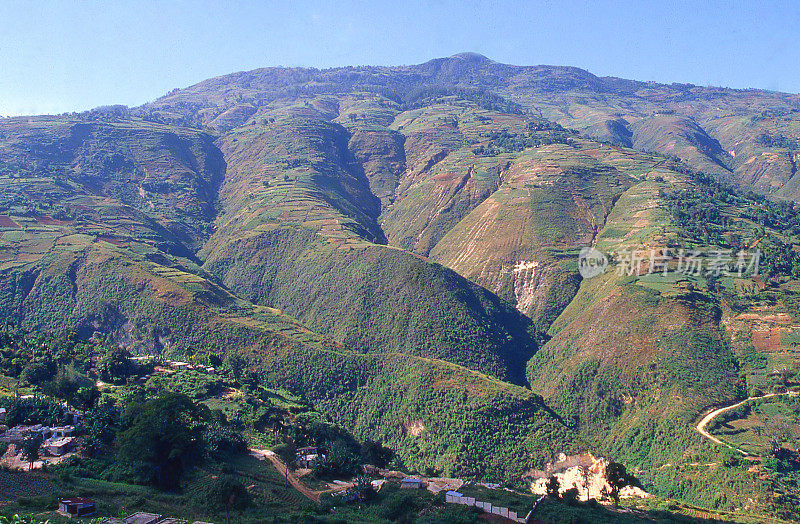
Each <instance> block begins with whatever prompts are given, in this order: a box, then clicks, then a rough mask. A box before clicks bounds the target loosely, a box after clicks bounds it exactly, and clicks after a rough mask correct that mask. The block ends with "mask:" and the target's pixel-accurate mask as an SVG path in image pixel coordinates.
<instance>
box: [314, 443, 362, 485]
mask: <svg viewBox="0 0 800 524" xmlns="http://www.w3.org/2000/svg"><path fill="white" fill-rule="evenodd" d="M358 466H359V464H358V455H356V454H355V453H353V450H352V448H351V447H350V446H348V445H347V442H345V441H344V440H342V439H338V440H334V441H333V442H331V443H330V445H328V446H327V449H326V450H325V456H324V457H322V456H320V457H318V458H317V459H316V460H314V476H315V477H319V478H332V477H347V476H350V475H353V474H354V473H356V472H357V471H358Z"/></svg>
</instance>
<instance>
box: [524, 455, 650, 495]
mask: <svg viewBox="0 0 800 524" xmlns="http://www.w3.org/2000/svg"><path fill="white" fill-rule="evenodd" d="M609 463H610V461H609V460H608V459H607V458H604V457H600V458H597V457H595V456H594V455H592V454H591V453H583V454H581V455H572V456H569V457H568V456H566V455H564V454H563V453H561V454H560V455H559V456H558V460H557V461H556V462H555V463H549V464H547V467H546V468H545V470H544V471H542V470H531V471H529V472H528V473H527V474H526V475H525V476H524V477H523V478H527V479H528V480H530V481H531V491H532V492H533V493H536V494H537V495H544V494H545V493H547V488H546V484H547V480H548V479H549V478H550V476H555V477H556V478H557V479H558V482H559V485H560V488H559V492H560V493H564V492H565V491H567V490H568V489H571V488H577V490H578V499H579V500H584V501H585V500H589V499H596V500H598V501H600V502H603V503H608V502H611V499H610V495H609V494H610V493H611V486H610V485H609V483H608V481H607V480H606V468H607V467H608V464H609ZM619 496H620V498H631V497H642V498H646V497H650V496H651V495H650V493H648V492H646V491H645V490H643V489H642V488H640V487H637V486H625V487H624V488H622V489H621V490H620V494H619Z"/></svg>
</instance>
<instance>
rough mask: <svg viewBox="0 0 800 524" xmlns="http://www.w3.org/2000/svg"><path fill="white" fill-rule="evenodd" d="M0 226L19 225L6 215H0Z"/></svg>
mask: <svg viewBox="0 0 800 524" xmlns="http://www.w3.org/2000/svg"><path fill="white" fill-rule="evenodd" d="M0 227H19V224H17V223H16V222H14V221H13V220H11V219H10V218H9V217H8V216H6V215H0Z"/></svg>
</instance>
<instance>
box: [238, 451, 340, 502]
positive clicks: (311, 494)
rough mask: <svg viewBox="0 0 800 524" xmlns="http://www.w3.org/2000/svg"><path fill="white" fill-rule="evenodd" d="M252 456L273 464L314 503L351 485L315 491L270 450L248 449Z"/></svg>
mask: <svg viewBox="0 0 800 524" xmlns="http://www.w3.org/2000/svg"><path fill="white" fill-rule="evenodd" d="M248 451H249V452H250V455H252V456H254V457H255V458H257V459H258V460H268V461H270V462H272V465H273V466H275V469H277V470H278V473H280V474H281V475H283V477H284V478H285V479H286V480H288V481H289V484H291V485H292V487H293V488H294V489H296V490H297V491H299V492H300V493H302V494H303V495H304V496H305V497H306V498H307V499H309V500H313V501H314V502H319V498H320V496H321V495H322V494H323V493H333V492H335V491H339V490H341V489H345V488H347V487H349V486H350V484H349V483H343V484H342V486H341V487H338V488H334V489H323V490H322V491H314V490H313V489H311V488H309V487H308V486H306V485H305V484H303V482H302V481H301V480H300V479H299V478H297V476H296V475H295V474H294V473H292V470H290V469H289V468H288V467H286V464H284V463H283V461H282V460H281V458H280V457H279V456H278V455H276V454H275V452H273V451H270V450H268V449H255V448H250V449H248Z"/></svg>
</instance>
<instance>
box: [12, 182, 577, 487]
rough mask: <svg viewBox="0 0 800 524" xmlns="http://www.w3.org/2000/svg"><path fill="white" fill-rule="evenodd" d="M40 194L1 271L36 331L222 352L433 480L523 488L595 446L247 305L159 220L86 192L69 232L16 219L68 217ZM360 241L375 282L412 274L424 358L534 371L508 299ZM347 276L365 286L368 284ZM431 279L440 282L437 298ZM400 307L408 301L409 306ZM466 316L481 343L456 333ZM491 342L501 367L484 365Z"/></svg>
mask: <svg viewBox="0 0 800 524" xmlns="http://www.w3.org/2000/svg"><path fill="white" fill-rule="evenodd" d="M55 178H56V181H55V182H59V180H60V178H59V177H55ZM27 183H28V184H31V186H30V187H33V188H34V189H35V190H33V191H30V192H29V193H26V194H25V195H21V196H20V198H22V196H26V197H27V200H26V201H25V202H24V204H25V205H24V206H21V207H17V208H11V209H9V210H8V211H6V213H7V214H5V215H3V216H4V217H7V221H4V223H5V224H6V225H7V226H8V227H5V228H4V230H3V231H2V239H3V242H4V243H5V246H6V249H5V250H4V251H3V253H4V255H3V256H4V258H3V260H2V268H1V269H0V316H2V317H10V318H13V319H15V320H16V321H17V322H18V323H19V324H20V325H22V326H23V327H25V328H27V329H40V330H47V331H61V330H76V331H78V332H80V333H81V334H83V335H86V336H88V335H91V333H92V332H93V331H95V330H97V331H102V332H109V333H113V334H116V335H117V336H118V337H119V338H120V340H121V341H122V342H123V343H125V344H127V345H129V346H131V347H132V348H133V349H134V350H135V351H138V352H146V353H150V352H161V353H164V354H166V355H173V356H178V355H180V356H185V357H187V358H190V357H191V356H192V355H193V354H195V353H204V352H207V351H210V352H225V353H240V354H242V355H244V356H246V357H247V361H248V362H250V365H251V366H252V369H253V370H256V371H261V372H263V373H264V374H265V375H267V376H268V378H269V380H270V381H272V382H273V383H275V384H278V385H281V386H285V387H287V388H289V389H291V390H292V391H294V392H296V393H298V394H302V395H305V396H307V397H308V398H309V400H311V401H313V402H315V403H317V404H318V405H320V407H321V408H323V409H324V410H325V411H326V412H327V413H328V414H329V415H331V416H332V417H333V418H334V419H336V420H337V421H339V422H341V423H342V424H344V425H346V426H348V427H351V428H354V430H356V431H357V433H358V434H359V435H360V436H362V437H370V438H373V439H381V440H384V441H385V442H389V443H391V445H392V446H394V447H395V448H396V450H397V454H398V456H399V457H400V458H401V459H402V460H403V461H404V462H406V463H407V464H408V466H409V467H411V468H417V469H420V470H424V469H425V468H433V469H435V470H440V471H442V472H445V473H448V474H455V473H458V474H461V475H465V476H469V475H474V476H485V477H489V478H504V479H511V478H512V476H513V475H514V474H518V473H521V472H522V471H524V470H525V469H526V468H528V467H531V466H533V465H537V464H538V465H541V464H542V463H543V462H544V461H546V460H549V459H550V457H551V456H552V454H553V453H555V452H557V451H559V450H561V449H564V448H566V449H580V448H581V447H582V446H581V445H580V444H576V442H577V441H576V440H573V436H572V435H571V433H570V432H569V430H567V429H566V428H564V426H563V425H561V424H560V423H559V422H558V421H557V419H556V418H555V417H554V416H553V415H552V413H551V412H549V411H548V410H547V409H546V408H545V407H544V405H543V403H542V401H541V399H540V398H539V397H537V396H535V395H533V394H531V393H530V392H529V391H528V390H525V389H522V388H519V387H516V386H512V385H510V384H508V383H506V382H502V381H500V380H497V379H495V378H490V377H488V376H486V375H484V374H482V373H479V372H477V371H473V370H470V369H467V368H464V367H461V366H458V365H456V364H452V363H449V362H445V361H442V360H431V359H427V358H422V357H420V356H416V355H408V354H398V353H395V352H393V351H394V350H396V349H397V348H393V347H389V346H388V345H387V347H385V348H384V351H385V353H381V354H376V353H374V352H372V353H370V354H368V355H365V354H363V353H361V352H358V351H353V350H351V349H348V348H347V347H346V346H344V345H342V344H340V343H338V342H334V341H333V340H331V339H329V338H326V337H323V336H321V335H318V334H316V333H314V332H312V331H310V330H308V329H307V328H305V327H304V326H302V325H301V324H300V323H298V322H297V321H295V320H293V319H292V318H290V317H287V316H285V315H283V314H282V313H280V311H278V310H275V309H271V308H266V307H261V306H254V305H252V304H251V303H249V302H247V301H245V300H242V299H241V298H239V297H237V296H235V295H233V294H231V293H230V292H229V291H228V290H227V289H225V288H223V287H221V286H219V285H218V284H216V283H214V282H213V281H212V280H210V279H209V278H208V274H207V273H206V272H205V271H204V270H202V269H201V268H200V267H198V266H197V265H196V264H195V263H194V262H193V261H192V260H191V259H189V258H186V257H182V256H180V253H178V254H175V253H176V252H178V251H180V250H179V249H178V248H179V247H181V246H182V244H178V245H175V243H174V241H170V240H169V239H170V238H173V237H171V235H170V233H169V232H168V231H167V230H166V229H165V228H164V227H163V226H161V225H160V223H159V222H158V221H156V220H155V219H154V218H151V217H150V216H148V215H145V214H143V213H141V212H138V211H136V210H134V209H132V208H131V207H129V206H125V205H122V204H120V203H119V202H118V201H116V200H113V199H111V198H108V197H96V196H89V195H86V194H85V193H82V192H80V191H73V194H72V196H68V197H65V198H63V199H62V200H61V201H60V202H59V203H58V206H59V207H58V209H62V208H63V209H74V208H75V206H81V207H80V209H79V211H81V213H82V214H80V215H78V216H74V217H70V216H65V217H64V218H65V220H60V221H54V220H51V218H52V217H50V216H49V215H48V216H47V217H45V218H40V219H38V220H37V219H33V218H31V217H28V216H24V215H22V214H17V213H16V212H15V210H16V209H19V210H22V211H24V210H25V209H29V208H32V207H35V208H36V209H37V211H36V212H37V213H39V212H43V213H44V212H50V213H53V212H54V211H57V210H56V206H55V204H54V206H50V207H48V205H47V203H46V202H42V201H40V200H37V199H36V195H41V194H43V193H44V192H45V191H46V188H47V187H49V185H50V184H53V183H54V182H53V180H52V179H44V178H43V179H37V178H29V179H27ZM26 206H27V207H26ZM23 208H24V209H23ZM328 209H329V208H328ZM42 216H44V215H42ZM311 237H312V238H315V239H316V238H317V237H316V236H315V234H313V233H312V234H311ZM312 243H317V241H316V240H314V242H312ZM358 243H359V244H360V245H362V246H364V249H369V250H371V251H372V252H374V253H376V256H375V259H374V260H372V261H370V259H368V257H366V256H365V257H363V258H364V259H366V260H367V261H366V262H365V263H366V264H368V265H369V264H370V263H372V264H373V266H374V267H373V270H368V271H367V273H370V274H374V270H376V269H380V266H383V267H384V268H385V270H386V271H390V272H391V271H397V268H398V267H399V268H406V269H407V271H405V272H400V273H398V275H399V278H400V280H399V281H398V282H399V283H401V284H402V285H404V286H405V287H407V288H408V289H407V292H408V293H409V294H410V295H409V299H408V301H407V302H406V305H405V307H406V308H411V309H412V310H410V311H403V312H402V316H403V317H409V318H412V324H413V322H419V323H420V326H421V327H419V328H418V329H416V330H415V329H412V328H409V327H408V326H407V325H406V324H401V325H402V326H403V328H404V329H398V331H397V332H396V333H395V334H396V335H397V336H404V337H408V336H409V333H413V334H414V337H416V340H417V341H419V343H420V344H430V345H429V346H428V350H429V351H427V353H428V354H431V355H439V354H443V353H438V352H440V351H441V350H442V348H441V347H440V346H439V345H437V344H432V343H431V340H433V341H434V342H435V341H436V340H437V338H436V337H447V336H448V335H447V333H450V336H455V335H456V334H458V333H462V334H464V336H465V337H467V338H464V339H458V338H453V339H449V338H441V339H440V340H441V341H442V345H445V344H449V346H446V347H449V348H451V349H452V348H456V349H461V346H462V344H463V345H465V346H469V345H470V344H471V346H469V347H472V348H474V349H475V350H477V349H480V351H479V352H478V351H475V352H474V353H473V357H474V358H475V359H476V360H474V361H470V362H468V363H470V364H473V365H474V366H475V367H486V368H490V369H491V370H493V371H496V372H497V374H498V375H502V376H505V375H506V374H507V371H506V368H505V363H502V364H503V365H500V364H498V363H499V362H501V361H502V358H506V357H508V358H513V359H517V361H516V365H517V366H518V367H519V366H520V365H521V362H520V361H524V360H525V359H527V356H528V355H527V354H524V353H522V354H516V353H514V352H510V353H508V350H509V348H510V347H512V348H514V349H517V348H518V347H519V346H517V345H513V346H509V345H508V341H507V340H506V339H505V338H503V337H504V334H503V332H502V331H501V329H502V328H505V329H508V326H509V325H511V324H509V323H507V320H508V318H511V319H512V320H513V321H514V322H516V323H517V324H516V325H517V326H518V327H519V329H520V330H521V331H522V333H520V334H518V335H519V337H522V338H520V339H521V340H531V338H530V336H529V335H528V334H527V333H524V331H525V330H526V329H527V326H529V324H528V323H526V322H525V319H524V317H522V316H521V315H519V314H517V313H516V312H515V311H513V309H510V308H507V307H505V306H503V305H502V304H499V303H498V302H497V299H496V297H493V296H491V295H490V294H488V293H486V292H485V291H484V290H482V289H480V288H477V287H475V286H472V285H470V284H468V283H467V281H465V280H464V279H463V278H461V277H458V276H457V275H456V274H455V273H453V272H451V271H449V270H445V269H444V268H441V267H440V266H436V265H433V264H430V263H427V262H423V261H422V260H420V259H419V258H417V257H415V256H412V255H410V254H407V253H404V252H402V251H399V250H396V249H390V248H385V247H381V246H372V247H369V246H371V245H370V244H368V243H366V242H364V241H363V240H359V241H358ZM234 244H235V243H234ZM321 246H322V247H321V249H322V251H323V253H322V255H325V254H326V253H327V255H328V256H331V257H332V258H331V260H333V261H334V262H336V263H352V264H356V266H357V264H358V263H359V262H358V258H357V257H356V256H355V255H358V254H359V253H358V252H357V251H353V252H352V253H351V255H353V256H350V257H345V258H337V255H338V254H339V253H343V254H347V253H350V252H349V251H340V250H338V249H337V244H336V243H331V242H323V243H322V244H321ZM316 247H320V244H317V245H316ZM250 255H252V253H249V254H248V255H247V256H248V257H249V256H250ZM248 260H250V258H248ZM356 266H354V271H355V268H356ZM334 274H335V272H334ZM343 274H344V275H345V276H346V278H353V279H355V280H353V281H354V282H356V281H358V282H362V281H363V278H362V277H363V274H362V273H358V272H355V273H353V274H348V273H347V272H346V271H344V272H343ZM429 279H430V280H432V281H433V284H432V285H430V286H427V285H423V283H428V280H429ZM386 281H388V282H390V283H391V282H392V281H391V279H388V278H387V279H386ZM376 282H378V283H381V284H383V282H384V279H383V278H379V279H377V280H376ZM395 283H397V282H395ZM287 285H288V284H287ZM323 288H324V286H323ZM421 288H425V289H427V290H428V291H424V292H422V291H420V289H421ZM420 293H421V294H422V296H427V297H428V298H429V300H431V301H432V302H434V303H436V301H439V302H441V303H443V304H448V307H451V308H452V309H453V310H452V311H448V314H447V315H441V316H440V317H437V318H435V319H433V320H432V319H431V318H430V316H425V315H422V314H420V312H419V311H414V310H413V309H414V308H415V307H416V308H417V310H418V307H417V306H418V304H424V303H425V302H424V301H423V300H422V299H421V298H420ZM425 293H427V294H425ZM437 293H438V294H439V295H437ZM336 298H341V297H336ZM385 299H386V301H387V303H388V302H390V299H391V300H394V301H396V300H397V294H396V293H389V294H387V295H386V297H385ZM448 300H449V301H450V302H447V301H448ZM337 306H338V307H341V305H340V304H338V305H337V304H333V303H326V307H329V308H335V307H337ZM370 310H371V309H370ZM345 311H346V310H345ZM458 311H461V312H462V314H463V317H462V319H463V321H464V322H465V323H467V324H468V325H469V326H471V327H469V329H462V328H463V326H455V328H456V329H455V330H454V329H453V327H452V324H451V323H452V319H453V318H459V317H458ZM414 315H417V318H416V319H414V318H413V317H414ZM492 319H494V320H492ZM435 322H438V323H439V324H436V323H435ZM484 322H488V325H485V324H484ZM492 322H498V323H500V324H498V325H494V324H492ZM425 326H428V328H429V331H426V329H424V328H425ZM405 328H408V331H406V329H405ZM475 330H477V331H475ZM511 335H514V334H511ZM470 337H472V338H470ZM493 337H494V338H493ZM493 340H494V342H492V341H493ZM492 343H495V344H496V347H497V348H498V352H497V353H495V354H489V353H488V352H486V351H485V348H486V346H487V345H490V344H492ZM404 349H405V348H404ZM421 349H425V348H424V347H423V348H421ZM503 351H506V353H503ZM420 353H425V351H420ZM452 356H453V357H454V358H457V357H458V355H452ZM484 356H485V359H484V360H481V358H483V357H484ZM487 362H488V363H487ZM398 377H401V378H398ZM521 457H524V458H521Z"/></svg>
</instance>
